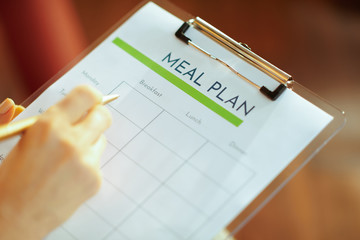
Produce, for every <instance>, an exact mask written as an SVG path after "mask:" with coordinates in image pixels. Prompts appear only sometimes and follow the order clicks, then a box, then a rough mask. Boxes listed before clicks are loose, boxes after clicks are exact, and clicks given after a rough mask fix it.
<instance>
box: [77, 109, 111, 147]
mask: <svg viewBox="0 0 360 240" xmlns="http://www.w3.org/2000/svg"><path fill="white" fill-rule="evenodd" d="M110 125H111V114H110V112H109V110H108V109H107V108H106V107H104V106H103V105H96V106H95V107H93V108H92V109H91V110H90V111H89V112H88V114H87V115H86V116H85V117H84V118H83V119H82V121H81V122H79V123H78V124H77V125H76V126H75V127H76V131H77V132H78V134H79V140H80V139H82V141H84V142H87V143H90V144H93V143H94V142H96V141H97V140H98V138H99V137H100V136H101V135H102V134H103V132H104V131H105V130H106V129H107V128H108V127H110Z"/></svg>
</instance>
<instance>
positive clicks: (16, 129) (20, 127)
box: [0, 94, 118, 141]
mask: <svg viewBox="0 0 360 240" xmlns="http://www.w3.org/2000/svg"><path fill="white" fill-rule="evenodd" d="M116 98H118V95H115V94H114V95H107V96H104V97H103V99H102V104H103V105H105V104H107V103H109V102H111V101H113V100H115V99H116ZM2 106H4V107H3V108H4V113H3V116H1V115H0V141H1V140H4V139H7V138H9V137H12V136H15V135H17V134H20V133H21V132H23V131H25V130H26V129H27V128H28V127H30V126H31V125H33V124H34V123H35V122H36V121H37V120H38V118H39V116H33V117H30V118H26V119H23V120H20V121H17V122H14V123H10V124H8V125H4V124H5V123H8V122H10V121H11V120H12V119H13V118H15V117H16V116H17V115H18V114H20V113H21V112H22V111H23V110H24V107H22V106H20V105H15V104H14V102H13V101H12V100H11V99H9V98H7V99H6V100H5V101H4V102H3V103H2V104H1V105H0V110H1V107H2ZM1 113H2V112H1V111H0V114H1Z"/></svg>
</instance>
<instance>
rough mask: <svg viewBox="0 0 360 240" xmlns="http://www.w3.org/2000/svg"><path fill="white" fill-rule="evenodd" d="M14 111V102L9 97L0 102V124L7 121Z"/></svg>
mask: <svg viewBox="0 0 360 240" xmlns="http://www.w3.org/2000/svg"><path fill="white" fill-rule="evenodd" d="M14 112H15V103H14V101H13V100H11V99H10V98H7V99H5V100H4V101H3V102H2V103H1V104H0V124H5V123H9V122H10V121H11V119H12V118H13V115H14Z"/></svg>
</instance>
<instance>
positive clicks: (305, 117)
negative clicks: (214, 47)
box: [0, 3, 332, 240]
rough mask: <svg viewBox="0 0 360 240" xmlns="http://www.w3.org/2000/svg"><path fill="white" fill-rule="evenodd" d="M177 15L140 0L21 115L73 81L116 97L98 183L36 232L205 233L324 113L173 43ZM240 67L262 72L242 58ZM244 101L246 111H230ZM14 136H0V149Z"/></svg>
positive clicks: (245, 200)
mask: <svg viewBox="0 0 360 240" xmlns="http://www.w3.org/2000/svg"><path fill="white" fill-rule="evenodd" d="M181 24H182V21H181V20H180V19H178V18H176V17H174V16H173V15H171V14H170V13H168V12H166V11H165V10H163V9H161V8H159V7H158V6H157V5H155V4H153V3H148V4H147V5H145V6H144V7H143V8H142V9H140V10H139V11H138V12H137V13H136V14H134V15H133V16H132V17H131V18H130V19H129V20H128V21H127V22H125V23H124V24H123V25H122V26H121V27H120V28H119V29H117V30H116V31H115V32H114V33H112V34H111V35H110V36H109V37H108V38H107V39H106V40H105V41H104V42H103V43H101V44H100V45H99V46H98V47H97V48H96V49H95V50H93V51H92V52H91V53H90V54H89V55H88V56H86V57H85V58H84V59H83V60H82V61H80V62H79V63H78V64H77V65H76V66H75V67H73V68H72V69H71V70H70V71H69V72H67V73H66V74H65V75H64V76H63V77H61V78H60V79H59V80H58V81H57V82H55V83H54V84H53V85H52V86H51V87H49V88H48V89H47V90H46V91H45V92H44V93H43V94H42V95H41V96H40V97H39V98H38V99H37V100H35V101H34V102H33V103H32V104H31V105H30V106H29V107H28V108H27V109H26V111H25V112H24V113H23V114H22V116H21V117H27V116H31V115H34V114H38V113H39V112H42V111H44V110H46V109H47V108H48V107H49V106H50V105H52V104H54V103H56V102H57V101H58V100H59V99H61V98H62V97H63V95H64V94H66V93H67V92H69V91H70V90H71V89H72V88H74V87H75V86H77V85H79V84H90V85H92V86H95V87H96V88H98V89H99V90H100V91H102V92H103V93H104V94H111V93H118V94H119V95H120V98H119V99H118V100H116V101H114V102H112V103H110V104H109V109H110V111H111V113H112V115H113V125H112V126H111V127H110V129H109V130H107V132H106V136H107V139H108V146H107V149H106V151H105V153H104V155H103V158H102V159H101V169H102V172H103V177H104V181H103V186H102V188H101V190H100V192H99V193H98V194H97V195H96V196H95V197H93V198H92V199H90V200H89V201H88V202H86V203H85V204H84V205H83V206H81V207H80V209H79V210H78V211H77V212H76V213H75V214H74V216H73V217H72V218H71V219H69V220H68V221H67V222H66V223H65V224H64V225H63V226H61V227H60V228H59V229H57V230H56V231H54V232H53V233H51V234H50V235H49V236H48V237H47V238H46V239H49V240H55V239H61V240H63V239H87V240H90V239H156V240H161V239H166V240H169V239H196V240H198V239H211V238H212V237H214V236H215V235H216V234H217V233H218V232H219V231H220V230H221V229H222V228H224V227H225V226H226V225H227V224H228V223H229V222H230V221H231V220H232V219H233V218H234V217H236V216H237V215H238V214H239V212H241V210H242V209H244V208H245V207H246V206H247V205H248V204H249V203H250V202H251V201H252V200H253V199H254V198H255V197H256V196H257V195H258V194H259V193H260V192H261V191H262V190H263V189H264V188H265V187H266V186H267V185H268V184H269V183H270V182H271V181H272V180H273V179H274V178H275V177H276V176H277V175H278V174H279V173H280V172H281V171H282V170H283V169H284V168H285V167H286V166H287V165H288V164H289V163H290V162H291V161H292V160H293V159H294V158H295V157H296V156H297V155H298V154H299V153H300V152H301V151H302V150H303V149H304V147H305V146H306V145H308V144H309V143H310V142H311V140H313V139H314V137H316V136H317V134H319V132H320V131H321V130H322V129H323V128H324V127H325V126H326V125H327V124H328V123H329V122H330V121H331V120H332V117H331V116H330V115H328V114H327V113H325V112H324V111H322V110H321V109H319V108H317V107H315V106H314V105H312V104H311V103H309V102H307V101H306V100H305V99H303V98H301V97H300V96H298V95H297V94H295V93H294V92H292V91H290V90H286V91H285V92H284V93H283V94H282V96H280V97H279V99H277V100H276V101H270V100H268V99H267V98H265V97H264V96H263V95H261V94H260V93H259V92H258V90H257V89H255V88H254V87H253V86H251V85H250V84H249V83H247V82H245V81H243V80H242V79H240V78H239V77H237V76H236V75H234V74H233V73H232V72H231V71H229V70H228V69H226V68H225V67H224V66H223V65H221V64H219V63H217V62H214V61H213V60H211V59H210V58H209V57H207V56H206V55H204V54H202V53H200V52H198V51H196V50H194V49H193V48H191V47H189V46H188V45H186V44H184V43H183V42H181V41H179V40H178V39H177V38H176V37H175V36H174V32H175V31H176V30H177V29H178V28H179V26H181ZM115 38H120V39H122V40H123V41H125V42H126V43H128V44H129V45H131V46H132V47H133V48H135V49H137V50H138V51H139V52H140V53H142V54H143V55H145V56H147V57H148V58H150V59H151V60H152V61H154V62H156V63H157V64H159V65H160V66H162V68H164V69H166V70H168V71H169V72H171V73H172V74H174V75H175V76H177V77H179V78H180V79H182V80H183V81H184V82H185V83H186V84H187V85H189V86H191V87H192V88H193V89H196V90H197V91H198V92H201V93H202V94H203V95H205V96H206V97H207V98H209V99H211V100H212V101H213V102H215V103H216V104H218V105H219V106H221V107H222V108H224V109H225V110H226V111H227V112H230V113H232V114H233V115H235V116H237V117H238V118H240V119H242V120H243V122H242V123H241V124H240V125H239V126H235V125H234V124H232V123H230V122H229V121H228V120H226V119H225V118H224V117H222V116H220V115H219V114H218V113H216V112H214V111H213V110H211V109H209V107H208V106H205V105H204V104H203V103H201V102H199V101H198V100H196V99H195V98H194V97H192V96H191V95H189V94H188V93H185V92H184V91H183V90H181V89H180V88H179V87H177V86H175V85H174V84H173V83H171V82H170V81H168V80H167V79H165V78H163V77H161V76H160V75H159V74H158V73H155V72H154V71H153V70H151V69H149V67H148V66H146V65H144V64H143V63H141V62H139V60H137V59H136V58H135V57H133V56H132V55H130V54H128V53H127V52H125V51H124V50H123V49H122V48H120V47H119V46H117V45H115V44H114V43H113V42H112V41H113V40H114V39H115ZM169 53H171V57H170V59H169V58H168V59H166V56H167V55H168V54H169ZM177 58H180V60H178V61H177V62H176V63H174V62H169V60H174V59H177ZM164 59H165V60H164ZM183 61H186V62H183ZM239 61H240V60H239ZM172 63H174V65H173V66H171V65H172ZM240 65H241V66H247V65H246V63H245V62H242V63H241V64H240ZM194 69H195V70H194ZM242 71H243V73H244V74H245V75H246V76H249V78H251V77H254V76H263V77H264V78H268V77H267V76H266V75H262V73H261V72H259V71H258V70H256V69H253V68H251V67H249V68H248V67H246V68H244V69H242ZM201 73H203V75H201ZM198 77H199V78H198ZM195 79H197V81H196V80H195ZM257 81H258V79H257ZM267 81H269V79H267ZM216 82H218V84H221V88H220V89H219V90H215V88H216V87H219V85H215V86H214V84H215V83H216ZM211 86H213V88H211ZM225 87H226V89H225V90H224V91H222V92H221V90H223V89H224V88H225ZM236 96H238V97H237V98H235V97H236ZM235 100H237V101H235ZM245 101H246V109H245V108H244V105H242V107H240V108H239V110H236V109H237V108H238V107H239V106H240V105H241V104H242V103H244V102H245ZM15 142H16V139H15V140H12V141H7V142H4V143H2V144H1V145H0V154H2V156H3V157H4V156H5V155H6V154H7V153H8V152H9V150H10V149H11V146H13V144H14V143H15Z"/></svg>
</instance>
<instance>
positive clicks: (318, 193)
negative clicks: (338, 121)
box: [0, 0, 360, 240]
mask: <svg viewBox="0 0 360 240" xmlns="http://www.w3.org/2000/svg"><path fill="white" fill-rule="evenodd" d="M170 1H171V2H172V3H174V4H175V5H177V6H179V7H180V8H182V9H184V10H185V11H187V12H189V13H191V14H193V15H196V16H200V17H202V18H203V19H205V20H206V21H208V22H209V23H211V24H212V25H214V26H215V27H217V28H219V29H221V30H222V31H223V32H224V33H226V34H227V35H229V36H231V37H233V38H234V39H235V40H237V41H241V42H245V43H247V44H248V45H249V46H250V47H251V48H252V50H253V51H254V52H256V53H257V54H258V55H260V56H262V57H263V58H265V59H267V60H268V61H270V62H271V63H273V64H274V65H276V66H278V67H279V68H281V69H282V70H284V71H286V72H288V73H289V74H291V75H292V76H293V77H294V79H295V80H296V81H297V82H299V83H300V84H302V85H304V86H305V87H307V88H309V89H310V90H312V91H313V92H315V93H317V94H318V95H320V96H321V97H323V98H325V99H327V100H328V101H329V102H331V103H333V104H334V105H335V106H337V107H338V108H340V109H341V110H343V111H345V112H346V115H347V119H348V122H347V124H346V126H345V128H344V129H343V130H342V131H341V132H340V133H339V134H338V135H337V136H335V138H334V139H333V140H331V141H330V142H329V143H328V144H327V146H325V147H324V148H323V149H322V151H320V153H319V154H317V155H316V156H315V157H314V158H313V160H312V161H311V162H310V163H309V164H308V165H307V166H306V167H304V168H303V169H302V170H301V171H300V173H299V174H297V175H296V176H295V177H294V178H293V179H292V180H291V181H290V182H289V184H287V185H286V186H285V187H284V188H283V189H282V190H281V191H280V193H279V194H277V195H276V196H275V197H274V198H273V199H272V200H271V201H270V202H269V204H267V205H266V206H265V207H264V208H263V209H262V210H261V211H260V212H259V213H258V214H257V215H256V216H255V217H254V218H253V219H252V220H251V221H250V222H249V223H248V224H247V225H246V226H245V227H244V228H243V229H242V230H241V231H239V232H238V233H237V234H236V239H326V240H331V239H360V127H359V125H360V107H359V105H360V94H359V92H360V57H359V56H360V1H356V0H311V1H310V0H302V1H300V0H268V1H265V0H254V1H240V0H222V1H216V0H170ZM139 2H140V1H138V0H102V1H100V0H97V1H96V0H52V1H47V0H22V1H5V0H0V99H4V98H6V97H11V98H13V99H14V100H15V101H16V102H17V103H21V102H22V101H24V100H25V99H26V98H27V97H28V96H29V95H30V94H31V93H32V92H33V91H35V90H36V89H37V88H39V87H40V86H41V85H42V84H43V83H44V82H46V81H47V80H48V79H50V78H51V77H52V76H53V75H54V74H55V73H56V72H57V71H59V70H60V69H61V68H63V67H64V66H65V65H67V64H68V63H69V62H70V61H71V60H72V59H74V58H75V57H76V56H77V55H78V54H79V53H80V52H81V51H82V50H84V49H85V48H86V47H87V46H88V45H89V44H90V43H92V42H93V41H94V40H96V39H97V38H98V37H100V36H101V35H102V34H103V33H104V32H105V31H106V30H108V29H109V28H110V27H111V26H112V25H113V24H114V23H116V22H117V21H118V20H119V19H120V18H121V17H123V16H124V15H125V14H126V13H127V12H128V11H130V10H131V9H132V8H133V7H134V6H136V4H137V3H139ZM284 147H286V143H284ZM234 225H236V220H235V223H233V224H232V225H230V228H232V227H233V226H234Z"/></svg>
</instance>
